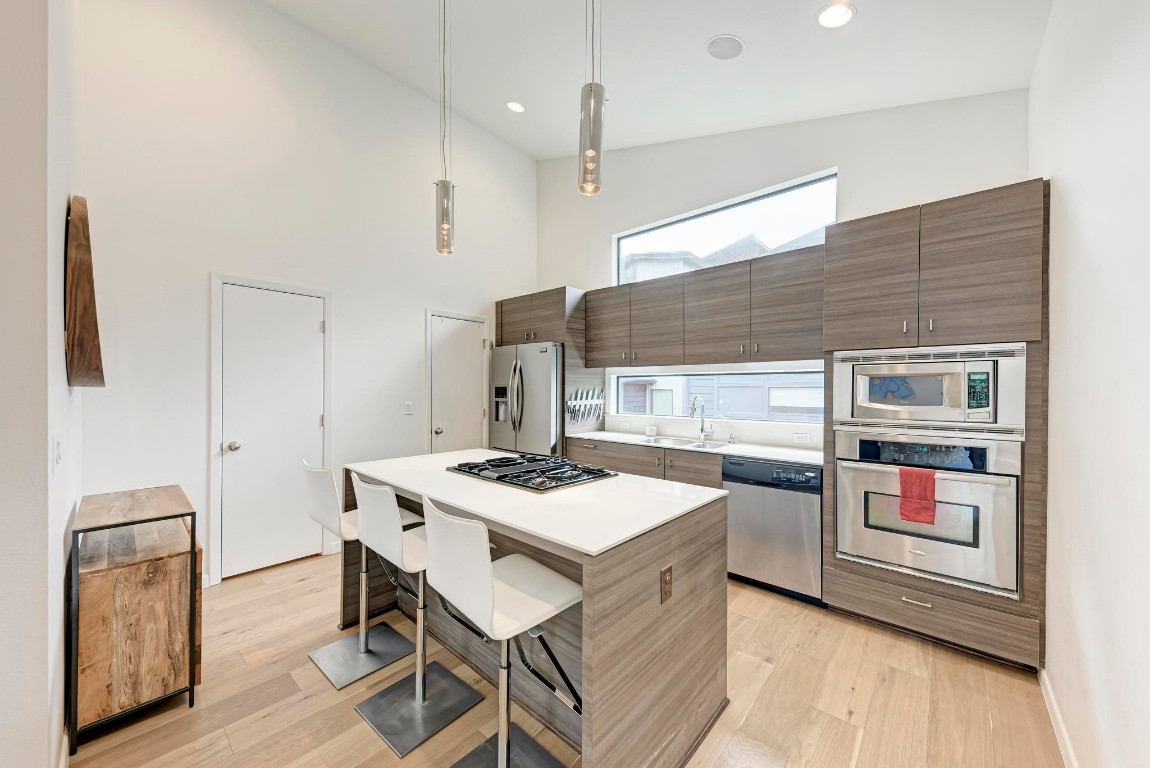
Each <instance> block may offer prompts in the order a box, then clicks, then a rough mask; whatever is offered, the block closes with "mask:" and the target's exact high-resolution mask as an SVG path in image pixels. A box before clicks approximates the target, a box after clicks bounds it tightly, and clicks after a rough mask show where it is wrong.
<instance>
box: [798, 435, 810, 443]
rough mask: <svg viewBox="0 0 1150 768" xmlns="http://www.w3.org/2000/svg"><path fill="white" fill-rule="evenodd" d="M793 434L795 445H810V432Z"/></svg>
mask: <svg viewBox="0 0 1150 768" xmlns="http://www.w3.org/2000/svg"><path fill="white" fill-rule="evenodd" d="M794 434H795V442H796V443H810V441H811V433H810V432H795V433H794Z"/></svg>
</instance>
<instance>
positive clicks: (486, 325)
mask: <svg viewBox="0 0 1150 768" xmlns="http://www.w3.org/2000/svg"><path fill="white" fill-rule="evenodd" d="M433 317H445V318H447V319H448V320H466V321H468V322H472V323H482V324H483V341H484V344H483V447H484V448H486V447H487V440H488V436H487V427H488V424H487V420H488V418H489V417H490V414H489V413H488V412H487V390H488V385H489V384H490V379H491V350H492V349H493V347H494V340H493V339H492V336H491V319H490V318H487V317H482V316H479V315H466V314H463V313H461V312H449V311H446V310H440V309H428V310H426V312H425V315H424V329H425V331H426V336H425V343H424V352H423V390H424V392H426V393H427V408H425V409H424V411H425V413H424V416H423V435H424V446H426V448H427V453H431V450H432V440H431V430H432V424H431V416H432V413H431V405H432V391H431V359H432V348H431V346H432V340H431V319H432V318H433Z"/></svg>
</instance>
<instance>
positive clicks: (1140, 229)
mask: <svg viewBox="0 0 1150 768" xmlns="http://www.w3.org/2000/svg"><path fill="white" fill-rule="evenodd" d="M1148 37H1150V6H1148V5H1147V4H1146V3H1120V2H1117V0H1056V1H1055V3H1054V8H1053V11H1052V13H1051V17H1050V23H1049V26H1048V28H1047V33H1046V39H1045V42H1044V44H1043V48H1042V54H1041V56H1040V59H1039V62H1038V66H1037V69H1036V71H1035V77H1034V84H1033V88H1032V91H1031V111H1030V125H1031V139H1032V143H1031V173H1032V174H1033V175H1035V176H1038V175H1046V176H1049V177H1050V178H1051V215H1050V219H1051V243H1050V504H1049V511H1050V538H1049V544H1048V557H1049V564H1048V568H1047V595H1048V597H1047V611H1048V613H1047V616H1048V619H1047V630H1046V638H1047V639H1046V665H1047V672H1046V679H1045V683H1046V690H1047V695H1048V698H1049V699H1050V700H1052V701H1053V702H1054V706H1053V707H1052V714H1054V715H1055V727H1056V730H1061V733H1060V736H1061V737H1062V738H1063V739H1064V744H1063V747H1064V749H1063V751H1064V754H1066V753H1067V752H1068V750H1067V746H1068V743H1069V744H1072V745H1073V747H1072V750H1073V755H1074V756H1076V758H1077V764H1078V765H1080V766H1082V767H1083V768H1095V767H1097V768H1134V767H1135V766H1146V765H1150V730H1148V729H1147V727H1146V724H1147V723H1148V722H1150V660H1148V659H1150V657H1148V655H1147V652H1146V643H1147V639H1148V638H1150V586H1148V583H1150V569H1148V568H1147V557H1146V546H1145V545H1146V542H1147V540H1148V539H1150V514H1147V512H1148V510H1150V503H1148V502H1147V496H1146V493H1145V487H1144V481H1143V478H1144V477H1145V475H1146V453H1145V452H1146V447H1147V439H1146V425H1145V419H1143V418H1140V415H1141V413H1142V411H1143V410H1144V407H1145V402H1146V396H1147V385H1146V382H1147V381H1148V380H1150V356H1147V354H1146V339H1145V332H1146V330H1147V328H1150V304H1148V303H1147V300H1146V283H1147V279H1148V278H1150V266H1148V257H1150V250H1148V248H1147V240H1146V236H1145V227H1144V223H1145V220H1146V214H1147V210H1148V209H1150V193H1148V191H1147V185H1146V180H1147V178H1150V155H1147V152H1146V149H1145V144H1146V137H1147V136H1150V104H1148V103H1147V100H1146V94H1147V83H1148V82H1150V47H1147V44H1146V40H1147V39H1148ZM1067 742H1068V743H1067ZM1072 760H1073V758H1072V759H1071V761H1068V762H1071V763H1072ZM1072 764H1073V763H1072Z"/></svg>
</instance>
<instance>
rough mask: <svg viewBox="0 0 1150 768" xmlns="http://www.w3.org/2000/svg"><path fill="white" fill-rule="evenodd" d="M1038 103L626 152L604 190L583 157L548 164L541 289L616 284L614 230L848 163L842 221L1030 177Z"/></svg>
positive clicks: (612, 163) (610, 158) (978, 103)
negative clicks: (582, 172)
mask: <svg viewBox="0 0 1150 768" xmlns="http://www.w3.org/2000/svg"><path fill="white" fill-rule="evenodd" d="M1026 109H1027V95H1026V92H1025V91H1011V92H1007V93H999V94H991V95H988V96H975V97H971V98H965V99H955V100H951V101H939V102H932V103H928V104H919V105H915V106H910V107H899V108H896V109H885V110H879V111H875V112H863V113H859V114H854V115H846V116H842V117H830V118H826V119H822V120H812V121H809V122H803V123H792V124H789V125H780V126H771V127H767V128H757V129H754V130H749V131H740V132H738V133H727V134H721V135H718V136H706V137H702V138H697V139H687V140H684V141H676V142H670V143H666V144H654V145H651V146H645V147H635V148H631V149H622V150H616V151H612V152H607V153H606V154H605V156H604V161H603V192H601V193H600V194H599V195H597V196H595V197H593V198H587V197H584V196H583V195H580V194H579V193H578V192H576V190H575V176H576V174H575V160H574V158H560V159H557V160H547V161H543V162H541V163H540V164H539V287H540V288H550V287H554V286H557V285H564V284H566V285H573V286H575V287H578V288H585V289H591V288H601V287H603V286H606V285H611V284H612V283H613V279H612V273H611V269H612V256H611V237H612V235H615V234H617V233H619V232H625V231H627V230H629V229H633V228H635V227H640V226H643V225H645V224H650V223H653V222H656V221H660V220H662V219H666V218H669V217H672V216H677V215H679V214H682V213H686V212H688V211H692V210H695V209H698V208H703V207H706V206H709V205H713V204H715V203H718V202H721V201H723V200H729V199H731V198H734V197H738V196H740V195H744V194H747V193H750V192H755V191H757V190H760V189H765V188H767V187H772V186H775V185H777V184H782V183H784V182H787V181H790V180H792V179H797V178H801V177H804V176H808V175H810V174H812V173H816V172H819V171H823V170H826V169H828V168H834V167H836V166H837V167H838V170H839V182H838V206H839V208H838V213H839V216H838V218H839V220H840V221H847V220H850V219H855V218H858V217H860V216H867V215H869V214H873V213H881V212H883V211H889V210H894V209H896V208H901V207H904V206H908V205H916V204H919V203H925V202H929V201H931V200H938V199H941V198H946V197H951V196H954V195H960V194H965V193H967V192H975V191H977V190H980V189H986V188H988V187H994V186H998V185H1002V184H1009V183H1012V182H1016V181H1022V180H1024V179H1025V178H1027V175H1026V174H1027V150H1026V140H1027V126H1026V120H1027V116H1026ZM607 121H608V122H607V127H606V130H608V131H610V130H611V125H610V110H609V109H608V118H607Z"/></svg>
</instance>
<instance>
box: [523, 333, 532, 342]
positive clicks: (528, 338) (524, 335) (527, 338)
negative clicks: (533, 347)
mask: <svg viewBox="0 0 1150 768" xmlns="http://www.w3.org/2000/svg"><path fill="white" fill-rule="evenodd" d="M523 340H524V341H530V340H531V334H530V333H529V332H528V331H524V332H523Z"/></svg>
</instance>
